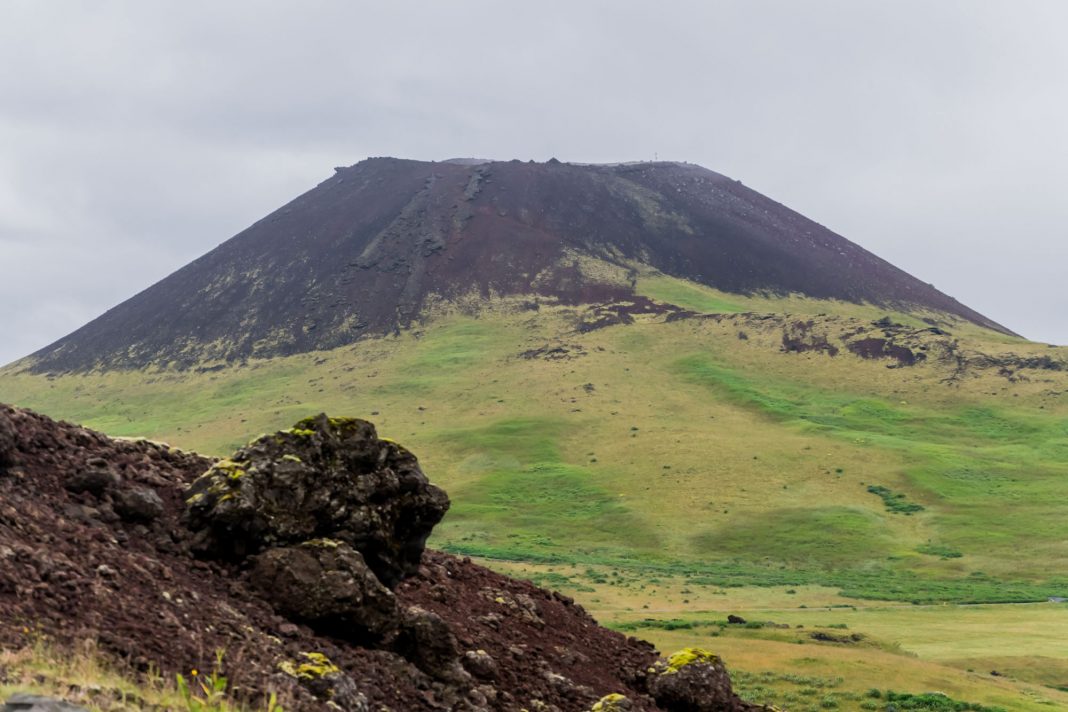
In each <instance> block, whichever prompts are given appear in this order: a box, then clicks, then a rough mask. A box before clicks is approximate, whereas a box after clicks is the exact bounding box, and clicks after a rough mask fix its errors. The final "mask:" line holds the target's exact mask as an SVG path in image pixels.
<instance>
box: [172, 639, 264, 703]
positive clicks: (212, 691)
mask: <svg viewBox="0 0 1068 712" xmlns="http://www.w3.org/2000/svg"><path fill="white" fill-rule="evenodd" d="M222 661H223V651H222V650H216V651H215V664H214V665H213V666H212V670H211V673H210V674H208V675H202V674H200V672H199V671H198V670H193V671H191V673H190V675H189V677H190V679H189V680H186V679H185V676H184V675H182V674H181V673H179V674H178V675H177V678H176V680H177V683H178V694H179V695H180V696H181V698H182V702H184V703H185V708H186V710H187V711H188V712H225V710H226V708H227V705H226V685H227V680H226V677H225V676H224V675H223V674H222ZM270 702H271V703H272V704H273V705H274V706H273V707H269V709H271V710H273V711H275V712H277V710H278V709H279V708H278V707H277V699H276V698H275V696H274V695H273V694H272V695H271V701H270Z"/></svg>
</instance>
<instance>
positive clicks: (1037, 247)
mask: <svg viewBox="0 0 1068 712" xmlns="http://www.w3.org/2000/svg"><path fill="white" fill-rule="evenodd" d="M1066 27H1068V2H1064V1H1063V0H1045V1H1038V0H1030V1H1029V0H1005V1H1004V2H989V1H984V0H959V1H956V2H954V1H951V0H940V1H938V2H933V1H932V0H919V1H916V2H906V1H903V0H895V1H894V2H886V1H885V0H872V1H870V2H869V1H865V0H840V1H836V2H831V1H813V0H806V1H804V2H802V1H799V0H778V1H772V0H763V1H761V0H738V1H737V2H714V1H710V0H703V1H695V2H657V3H654V2H650V1H648V0H642V1H641V2H629V1H624V0H604V1H597V2H593V1H590V2H582V1H581V0H568V1H567V2H554V1H548V0H538V2H508V1H506V0H486V1H484V2H482V1H477V2H476V1H469V0H450V2H438V1H436V0H435V1H431V0H425V1H424V2H403V1H397V0H390V1H389V2H383V1H382V0H377V1H376V2H355V1H352V0H335V1H330V2H328V1H326V0H300V2H296V1H294V2H266V1H265V0H259V1H256V2H253V1H248V2H233V1H230V2H217V1H215V2H208V1H206V0H204V1H198V0H182V1H178V0H175V1H174V2H164V1H162V0H158V1H157V0H129V1H118V0H116V1H112V2H108V1H106V0H96V1H94V2H84V1H77V2H75V1H70V2H67V1H60V0H2V2H0V300H2V303H3V308H2V310H0V334H3V337H2V339H0V363H6V362H8V361H10V360H13V359H15V358H18V357H20V356H23V355H25V354H27V353H29V352H32V351H34V350H36V349H38V348H40V347H42V346H45V345H46V344H48V343H50V342H52V341H54V340H55V339H57V338H59V337H60V336H63V335H64V334H66V333H68V332H70V331H72V330H73V329H75V328H77V327H78V326H80V325H81V324H83V323H84V322H86V321H88V320H90V319H92V318H93V317H95V316H97V315H99V314H100V313H101V312H103V311H104V310H106V309H108V308H110V307H112V306H114V305H115V304H118V303H119V302H121V301H123V300H124V299H126V298H128V297H130V296H132V295H133V294H135V293H137V292H138V291H140V290H142V289H144V288H145V287H147V286H149V285H151V284H152V283H154V282H155V281H157V280H159V279H160V278H162V277H164V276H166V275H167V274H169V273H170V272H172V271H174V270H175V269H177V268H179V267H181V266H182V265H184V264H185V263H187V262H189V261H190V260H192V259H194V258H196V257H197V256H199V255H201V254H203V253H204V252H205V251H207V250H209V249H210V248H212V247H214V246H215V245H217V244H219V243H220V242H223V241H224V240H226V239H227V238H229V237H230V236H232V235H233V234H235V233H237V232H238V231H240V230H242V229H243V228H245V227H246V226H248V225H249V224H251V223H252V222H253V221H255V220H257V219H258V218H260V217H262V216H263V215H265V214H266V213H268V212H270V211H271V210H273V209H274V208H276V207H278V206H279V205H281V204H282V203H284V202H286V201H288V200H289V199H291V198H293V197H295V196H296V195H297V194H299V193H301V192H303V191H304V190H307V189H308V188H310V187H312V186H314V185H315V184H316V183H318V182H319V181H320V180H322V179H323V178H325V177H327V176H329V175H330V174H331V173H332V168H333V166H335V165H348V164H352V163H355V162H357V161H359V160H361V159H363V158H365V157H367V156H380V155H392V156H401V157H407V158H422V159H444V158H450V157H454V156H479V157H492V158H501V159H510V158H521V159H524V160H525V159H528V158H534V159H537V160H546V159H548V158H550V157H553V156H555V157H557V158H559V159H561V160H571V161H590V162H609V161H624V160H645V159H652V158H653V157H654V156H659V158H660V159H662V160H663V159H669V160H685V161H691V162H694V163H699V164H701V165H703V166H706V167H708V168H711V169H712V170H715V171H719V172H721V173H725V174H727V175H729V176H731V177H734V178H738V179H740V180H742V181H743V182H744V183H745V184H746V185H748V186H750V187H753V188H755V189H757V190H759V191H761V192H763V193H765V194H766V195H769V196H770V197H772V198H774V199H776V200H779V201H780V202H783V203H785V204H787V205H789V206H790V207H792V208H794V209H796V210H798V211H800V212H801V213H804V214H805V215H807V216H808V217H810V218H812V219H814V220H816V221H818V222H820V223H822V224H824V225H826V226H828V227H830V228H831V229H833V230H835V231H836V232H839V233H841V234H843V235H845V236H846V237H848V238H849V239H851V240H853V241H854V242H857V243H859V244H861V245H862V246H864V247H866V248H868V249H869V250H872V251H873V252H875V253H876V254H878V255H880V256H882V257H884V258H886V259H888V260H890V261H891V262H893V263H894V264H896V265H898V266H899V267H901V268H903V269H905V270H907V271H909V272H911V273H912V274H914V275H915V276H917V277H919V278H920V279H922V280H924V281H927V282H932V283H934V284H935V286H937V287H938V288H940V289H942V290H943V291H945V292H947V293H949V294H951V295H953V296H955V297H957V298H958V299H960V300H961V301H962V302H964V303H966V304H968V305H969V306H972V307H974V308H976V309H978V310H979V311H981V312H983V313H985V314H987V315H988V316H990V317H992V318H994V319H996V320H998V321H1000V322H1001V323H1003V324H1005V325H1006V326H1008V327H1010V328H1012V329H1014V330H1015V331H1018V332H1020V333H1022V334H1024V335H1026V336H1028V337H1030V338H1033V339H1036V340H1042V341H1051V342H1057V343H1061V344H1068V289H1066V288H1065V282H1066V281H1068V240H1066V239H1065V238H1066V234H1065V233H1066V226H1068V198H1066V196H1065V193H1066V191H1068V42H1066V41H1065V39H1064V32H1065V28H1066Z"/></svg>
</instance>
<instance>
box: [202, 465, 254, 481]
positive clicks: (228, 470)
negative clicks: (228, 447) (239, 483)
mask: <svg viewBox="0 0 1068 712" xmlns="http://www.w3.org/2000/svg"><path fill="white" fill-rule="evenodd" d="M245 474H246V473H245V468H244V467H243V466H241V465H240V464H238V463H236V462H234V461H233V460H219V461H218V462H216V463H215V464H214V465H212V467H211V469H210V470H208V475H226V477H228V478H229V479H231V480H239V479H241V478H242V477H244V476H245Z"/></svg>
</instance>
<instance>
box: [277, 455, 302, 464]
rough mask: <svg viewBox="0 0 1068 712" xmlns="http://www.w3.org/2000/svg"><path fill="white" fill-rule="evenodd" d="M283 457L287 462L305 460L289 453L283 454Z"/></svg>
mask: <svg viewBox="0 0 1068 712" xmlns="http://www.w3.org/2000/svg"><path fill="white" fill-rule="evenodd" d="M282 459H283V460H285V461H286V462H298V463H302V462H304V460H301V459H300V458H299V457H297V456H296V455H288V454H286V455H282Z"/></svg>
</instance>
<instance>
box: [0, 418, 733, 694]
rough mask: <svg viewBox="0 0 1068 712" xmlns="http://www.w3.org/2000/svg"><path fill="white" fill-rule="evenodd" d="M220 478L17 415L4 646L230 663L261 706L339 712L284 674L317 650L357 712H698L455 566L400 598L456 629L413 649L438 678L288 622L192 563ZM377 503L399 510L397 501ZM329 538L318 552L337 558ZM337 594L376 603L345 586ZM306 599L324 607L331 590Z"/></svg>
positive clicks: (613, 652)
mask: <svg viewBox="0 0 1068 712" xmlns="http://www.w3.org/2000/svg"><path fill="white" fill-rule="evenodd" d="M278 435H282V434H281V433H279V434H278ZM346 462H349V461H348V460H346ZM211 464H212V463H211V461H209V460H207V459H205V458H202V457H199V456H197V455H194V454H189V453H183V452H179V451H177V450H173V449H171V448H169V447H168V446H166V445H158V444H154V443H149V442H146V441H137V442H134V441H116V440H111V439H109V438H107V437H105V436H103V435H101V434H99V433H96V432H93V431H91V430H87V429H85V428H81V427H78V426H75V425H71V424H69V423H57V422H55V421H53V420H50V419H49V418H47V417H44V416H41V415H38V414H36V413H32V412H30V411H25V410H20V409H15V408H10V407H8V406H5V405H3V404H0V650H18V649H19V648H21V647H23V646H26V645H34V644H36V642H38V641H40V640H44V639H48V640H52V641H54V642H56V643H57V644H59V647H61V648H66V647H68V646H72V645H79V647H80V644H81V643H82V642H83V641H95V642H96V643H97V644H98V646H99V650H100V652H101V653H103V654H104V655H105V656H106V657H108V658H109V659H111V660H112V661H126V662H127V663H129V664H130V665H132V666H133V667H134V668H136V669H137V670H140V671H144V670H146V669H149V668H150V667H152V666H154V667H155V669H156V670H157V671H159V672H160V673H162V674H163V675H164V676H166V677H169V678H170V679H172V680H173V679H174V677H173V676H174V674H175V673H178V672H182V673H188V671H189V670H190V669H194V668H195V669H199V670H209V669H211V664H212V663H211V661H212V658H213V654H214V651H215V650H219V649H222V650H225V653H226V662H225V667H226V669H225V671H224V672H225V674H226V675H227V676H228V677H229V679H230V683H231V686H232V687H231V689H232V690H240V691H242V693H241V694H243V696H244V697H246V698H247V701H248V702H250V703H251V704H250V705H249V706H250V708H255V709H260V708H261V707H262V705H261V697H262V695H263V693H264V692H265V691H266V690H268V689H276V690H278V689H280V690H281V691H282V692H283V694H284V696H285V698H286V699H285V708H286V709H287V710H298V711H302V712H318V711H319V710H328V709H340V708H339V707H338V706H337V705H334V706H333V707H331V706H330V705H328V704H326V703H325V702H324V701H323V700H321V699H315V698H314V697H311V696H310V695H309V694H308V692H307V690H304V689H303V688H301V687H299V686H297V685H296V681H295V680H294V679H292V678H289V677H287V676H286V675H285V674H280V672H279V671H280V669H282V668H281V667H280V664H281V663H283V662H286V661H289V662H292V661H297V662H298V663H299V662H300V661H302V660H303V659H304V654H305V653H307V652H309V651H314V652H315V653H321V654H324V655H326V656H327V658H329V660H330V661H331V662H333V663H334V664H335V665H337V666H338V667H339V668H340V671H338V672H339V675H343V676H344V677H346V678H348V679H349V680H350V682H349V684H350V685H352V686H354V690H355V691H358V692H359V693H360V695H362V696H364V697H366V701H365V703H364V704H363V705H361V704H351V705H346V706H345V707H344V709H347V710H353V711H358V710H369V709H374V710H376V711H377V710H384V711H387V712H388V711H389V710H394V711H396V712H420V711H426V712H430V711H432V710H456V711H458V712H497V711H499V712H504V711H505V710H516V709H520V708H528V709H535V710H546V711H547V712H549V711H552V710H555V711H556V712H561V711H562V710H563V711H565V712H570V711H571V710H588V709H590V707H591V706H592V705H593V704H594V702H596V701H597V699H598V698H600V697H601V696H603V695H606V694H610V693H622V694H625V695H627V696H628V697H629V698H630V699H631V700H632V701H633V703H634V712H643V711H649V712H652V711H653V710H660V709H665V710H679V709H682V708H679V707H673V706H671V705H659V704H657V703H654V702H653V700H652V699H651V698H650V697H649V696H648V695H646V694H645V692H644V689H643V686H644V682H642V680H643V679H644V675H645V671H646V670H647V668H648V667H649V666H650V665H652V664H654V662H655V661H656V659H657V655H656V652H655V651H654V650H653V648H652V646H651V645H649V644H648V643H643V642H641V641H638V640H635V639H633V638H626V637H625V636H623V635H622V634H620V633H616V632H613V631H610V630H607V629H605V628H601V627H600V626H598V625H597V624H596V622H595V621H594V620H593V619H592V618H591V617H590V616H589V615H588V614H587V613H586V612H585V611H584V610H583V609H582V608H581V606H578V605H576V604H575V603H574V602H573V601H572V600H571V599H569V598H567V597H565V596H562V595H560V594H557V593H553V592H550V591H545V590H542V589H539V588H537V587H535V586H533V585H531V584H530V583H527V582H523V581H516V580H514V579H509V578H507V577H504V576H500V575H498V574H495V573H493V572H491V571H489V570H487V569H484V568H482V567H480V566H478V565H476V564H473V563H471V561H470V560H467V559H458V558H455V557H453V556H450V555H448V554H443V553H439V552H426V554H425V556H424V557H423V560H422V565H421V566H419V567H418V571H417V572H416V573H415V574H414V575H413V576H411V577H410V578H407V579H405V580H404V581H403V582H402V583H401V585H400V586H399V587H398V589H397V592H396V600H397V601H398V605H399V607H400V608H401V609H405V610H408V611H409V612H410V611H411V610H412V608H411V607H413V606H414V607H418V609H423V610H426V611H431V612H432V613H434V614H435V615H436V616H438V617H439V618H440V619H441V620H442V621H444V623H442V624H439V625H438V626H437V629H435V630H433V633H434V636H435V637H432V638H431V640H430V641H429V642H427V643H426V645H427V646H429V648H430V649H429V651H427V652H424V653H423V654H422V655H423V657H420V656H419V654H418V653H419V649H418V646H415V647H416V653H417V654H414V655H413V654H412V651H411V650H405V652H406V653H407V654H408V655H409V657H410V658H413V659H416V660H419V661H420V663H422V664H423V668H427V669H429V670H430V671H431V672H427V671H426V670H424V669H423V668H420V667H419V666H417V665H415V664H414V663H412V662H411V661H409V660H408V659H406V658H405V657H403V656H401V655H400V654H398V653H397V652H396V651H394V650H392V649H387V646H386V645H385V644H380V643H378V642H376V643H375V644H370V643H367V644H364V643H363V642H360V641H356V640H354V639H353V638H352V636H351V635H350V634H347V633H346V630H347V629H345V628H344V627H343V626H341V625H340V623H331V624H330V625H327V624H325V623H323V622H322V621H319V622H317V623H314V624H313V622H308V621H303V620H296V621H291V620H289V619H287V618H286V617H284V616H282V615H280V614H279V613H278V612H277V611H276V610H275V607H274V606H273V605H272V602H271V600H269V597H265V595H264V593H263V591H262V590H261V589H259V588H257V587H256V586H255V585H254V584H252V583H251V582H250V577H249V572H248V567H247V565H245V566H243V565H241V564H237V563H232V562H219V561H214V560H210V559H209V560H204V559H199V558H195V557H194V556H193V555H192V554H191V553H190V540H191V533H190V531H189V530H188V529H186V528H185V526H184V525H183V523H182V521H183V520H182V513H183V511H184V509H185V504H184V503H183V498H184V497H186V496H187V494H188V492H187V490H186V487H187V485H188V484H189V483H190V482H191V481H193V480H194V478H196V477H197V476H198V475H200V474H201V473H203V472H204V471H205V470H206V469H207V468H208V467H209V466H210V465H211ZM361 482H364V483H365V482H366V480H361ZM374 493H375V496H374V498H375V501H376V502H377V503H378V506H380V507H383V508H384V507H385V506H386V505H385V503H387V502H389V501H390V498H391V497H396V496H397V493H396V492H395V491H394V492H389V491H387V490H384V489H378V490H375V491H374ZM333 495H334V497H335V498H338V497H341V494H340V493H339V492H336V491H335V492H334V493H333ZM153 502H154V504H153ZM367 521H369V522H370V524H368V525H367V526H368V527H371V528H373V527H374V526H376V524H375V522H381V520H380V519H378V518H376V517H374V516H372V517H370V518H369V519H368V520H367ZM326 541H327V540H324V539H319V540H318V542H319V544H318V546H319V547H322V546H330V547H337V546H338V543H337V542H332V543H326V544H324V542H326ZM360 561H361V562H362V561H363V559H360ZM298 573H299V572H298ZM313 578H314V577H313ZM327 580H328V581H332V582H334V583H333V585H334V586H338V585H340V586H341V587H342V589H343V590H346V591H348V590H349V589H350V588H351V589H353V590H355V591H356V592H357V593H359V592H361V590H360V589H359V588H358V587H357V584H356V583H352V582H351V574H349V578H346V572H343V571H332V572H330V573H329V574H328V579H327ZM320 585H323V586H325V584H320ZM305 590H306V591H307V595H308V597H309V598H310V597H312V596H313V595H316V591H317V589H316V588H315V587H314V586H308V587H307V588H306V589H305ZM379 595H380V596H381V595H382V594H379ZM386 595H388V596H390V597H391V598H392V597H393V594H388V593H387V594H386ZM342 600H345V601H348V605H349V607H350V610H349V613H350V614H351V615H353V616H356V615H357V613H358V612H359V611H360V607H361V606H364V605H366V606H368V607H370V606H371V605H373V604H374V602H373V600H367V601H365V600H363V599H361V598H360V597H359V595H355V594H353V595H352V596H351V597H350V598H347V599H342ZM421 617H422V618H423V619H424V620H427V621H429V620H432V619H431V618H428V617H427V616H425V615H422V616H421ZM339 620H344V619H339ZM454 638H455V639H454ZM417 642H420V643H422V642H423V641H418V639H417ZM398 647H399V648H400V649H404V648H405V647H408V648H410V647H413V646H411V645H410V644H409V645H408V646H398ZM467 651H479V652H478V653H476V654H474V657H475V658H476V661H475V663H472V662H471V660H470V658H471V657H472V656H465V657H463V660H464V661H465V662H464V665H465V666H466V667H471V668H472V669H473V670H474V671H475V672H474V673H471V674H469V673H466V672H464V673H461V672H460V671H458V670H456V671H455V675H454V676H452V677H443V676H439V677H434V676H433V674H432V673H434V672H435V671H436V668H433V667H432V663H433V662H434V661H438V662H441V661H446V662H447V661H449V660H450V657H449V656H450V655H459V654H465V653H466V652H467ZM434 655H437V656H438V658H435V657H433V656H434ZM428 662H429V663H431V664H430V665H428V664H427V663H428ZM478 662H481V666H479V665H478V664H476V663H478ZM487 667H488V668H489V669H486V668H487ZM472 674H473V675H474V677H472V676H471V675H472ZM323 679H324V680H325V679H326V678H325V677H324V678H323ZM636 685H637V687H636ZM98 689H99V688H98ZM728 689H729V688H728ZM105 694H110V693H105ZM539 705H540V706H539ZM686 709H689V708H686ZM717 709H718V708H717ZM726 709H728V711H729V710H731V709H737V710H740V709H749V707H748V706H746V705H742V704H741V703H738V706H737V708H726Z"/></svg>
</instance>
